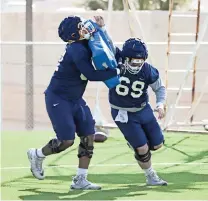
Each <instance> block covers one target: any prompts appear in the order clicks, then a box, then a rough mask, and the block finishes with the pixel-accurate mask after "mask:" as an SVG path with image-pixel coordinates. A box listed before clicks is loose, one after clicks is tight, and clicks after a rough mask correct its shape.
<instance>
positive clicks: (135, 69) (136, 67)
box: [125, 57, 145, 74]
mask: <svg viewBox="0 0 208 201" xmlns="http://www.w3.org/2000/svg"><path fill="white" fill-rule="evenodd" d="M144 62H145V60H144V59H137V58H128V57H127V58H126V60H125V66H126V69H127V71H129V73H131V74H137V73H139V71H140V70H141V69H142V66H143V65H144Z"/></svg>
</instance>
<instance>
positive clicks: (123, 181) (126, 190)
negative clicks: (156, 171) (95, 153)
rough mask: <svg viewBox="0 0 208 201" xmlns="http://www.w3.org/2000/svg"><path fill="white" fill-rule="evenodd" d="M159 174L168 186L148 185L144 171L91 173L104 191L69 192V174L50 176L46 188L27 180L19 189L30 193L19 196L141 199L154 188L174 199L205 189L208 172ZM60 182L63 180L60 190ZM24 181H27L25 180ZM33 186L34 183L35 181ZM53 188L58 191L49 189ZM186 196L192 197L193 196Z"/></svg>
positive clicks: (34, 198)
mask: <svg viewBox="0 0 208 201" xmlns="http://www.w3.org/2000/svg"><path fill="white" fill-rule="evenodd" d="M160 176H161V177H162V178H164V179H166V180H167V181H169V182H170V183H169V185H168V186H162V187H147V186H145V185H144V182H145V178H144V175H143V174H142V173H140V174H99V175H98V174H91V175H89V180H90V181H93V182H95V183H99V184H101V185H103V189H102V190H101V191H98V190H96V191H90V190H85V191H81V190H74V191H69V192H68V189H67V187H69V183H70V181H69V176H68V175H62V176H48V177H47V179H48V180H53V183H52V184H46V188H44V186H43V185H41V187H40V188H38V187H37V186H38V182H37V185H36V187H34V188H32V187H31V184H29V183H27V185H24V190H21V189H20V191H25V193H26V192H28V193H29V195H22V196H19V198H20V199H22V200H115V199H119V198H120V199H122V198H125V199H126V198H129V199H131V198H132V197H134V196H138V197H140V196H144V197H142V198H145V197H146V196H148V193H149V192H150V191H151V192H162V193H163V192H164V193H170V199H171V198H172V197H171V196H173V195H172V193H181V192H183V191H184V190H187V189H189V190H192V191H196V192H197V191H199V190H200V189H202V188H203V187H202V186H203V185H202V183H205V182H208V175H205V174H195V173H190V172H177V173H162V174H160ZM30 178H31V177H27V179H26V181H28V179H30ZM47 179H46V180H47ZM59 182H62V186H61V187H62V188H61V189H60V190H59V184H58V183H59ZM21 183H24V180H22V181H21ZM197 183H199V184H200V185H201V187H200V189H199V188H197V187H196V184H197ZM33 185H34V182H32V186H33ZM50 185H51V187H50ZM63 185H64V186H65V185H66V188H65V187H64V189H63ZM50 188H51V189H55V190H49V189H50ZM64 191H65V192H64ZM21 194H22V193H21ZM161 195H162V194H161ZM187 199H191V197H190V198H187Z"/></svg>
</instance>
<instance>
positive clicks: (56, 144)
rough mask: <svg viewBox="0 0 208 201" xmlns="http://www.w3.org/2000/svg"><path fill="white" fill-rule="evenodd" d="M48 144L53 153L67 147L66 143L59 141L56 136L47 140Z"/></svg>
mask: <svg viewBox="0 0 208 201" xmlns="http://www.w3.org/2000/svg"><path fill="white" fill-rule="evenodd" d="M48 144H49V147H50V148H51V150H52V153H53V154H56V153H60V152H62V151H64V150H65V149H67V148H68V147H69V145H68V144H67V145H66V143H64V142H61V141H60V140H58V139H57V138H54V139H52V140H50V141H49V142H48ZM73 144H74V142H73V143H72V144H71V145H73Z"/></svg>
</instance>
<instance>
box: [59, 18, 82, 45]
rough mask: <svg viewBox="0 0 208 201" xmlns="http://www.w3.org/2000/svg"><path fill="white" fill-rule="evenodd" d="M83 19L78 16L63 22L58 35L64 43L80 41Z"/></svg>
mask: <svg viewBox="0 0 208 201" xmlns="http://www.w3.org/2000/svg"><path fill="white" fill-rule="evenodd" d="M81 22H82V20H81V18H80V17H78V16H69V17H67V18H65V19H64V20H62V22H61V23H60V25H59V28H58V35H59V37H60V38H61V39H62V40H63V41H64V42H68V41H70V40H72V41H77V40H79V39H80V34H79V30H80V28H81V27H80V23H81Z"/></svg>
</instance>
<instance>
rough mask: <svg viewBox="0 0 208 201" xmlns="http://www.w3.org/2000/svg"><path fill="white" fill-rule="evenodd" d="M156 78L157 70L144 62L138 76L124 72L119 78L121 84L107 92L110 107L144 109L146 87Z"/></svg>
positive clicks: (147, 97)
mask: <svg viewBox="0 0 208 201" xmlns="http://www.w3.org/2000/svg"><path fill="white" fill-rule="evenodd" d="M158 78H159V72H158V70H157V69H156V68H154V67H153V66H151V65H150V64H148V63H146V62H145V63H144V65H143V67H142V69H141V70H140V71H139V73H138V74H135V75H133V74H131V73H129V72H128V71H126V73H125V74H124V75H123V76H122V77H121V78H120V81H121V84H119V85H117V86H116V87H115V88H113V89H110V91H109V101H110V104H111V106H112V107H113V106H116V107H114V108H117V109H122V108H123V109H126V108H135V109H136V108H141V107H144V106H145V105H146V104H147V103H148V102H149V96H148V91H147V89H148V86H149V85H150V84H152V83H154V82H155V81H156V80H157V79H158Z"/></svg>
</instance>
